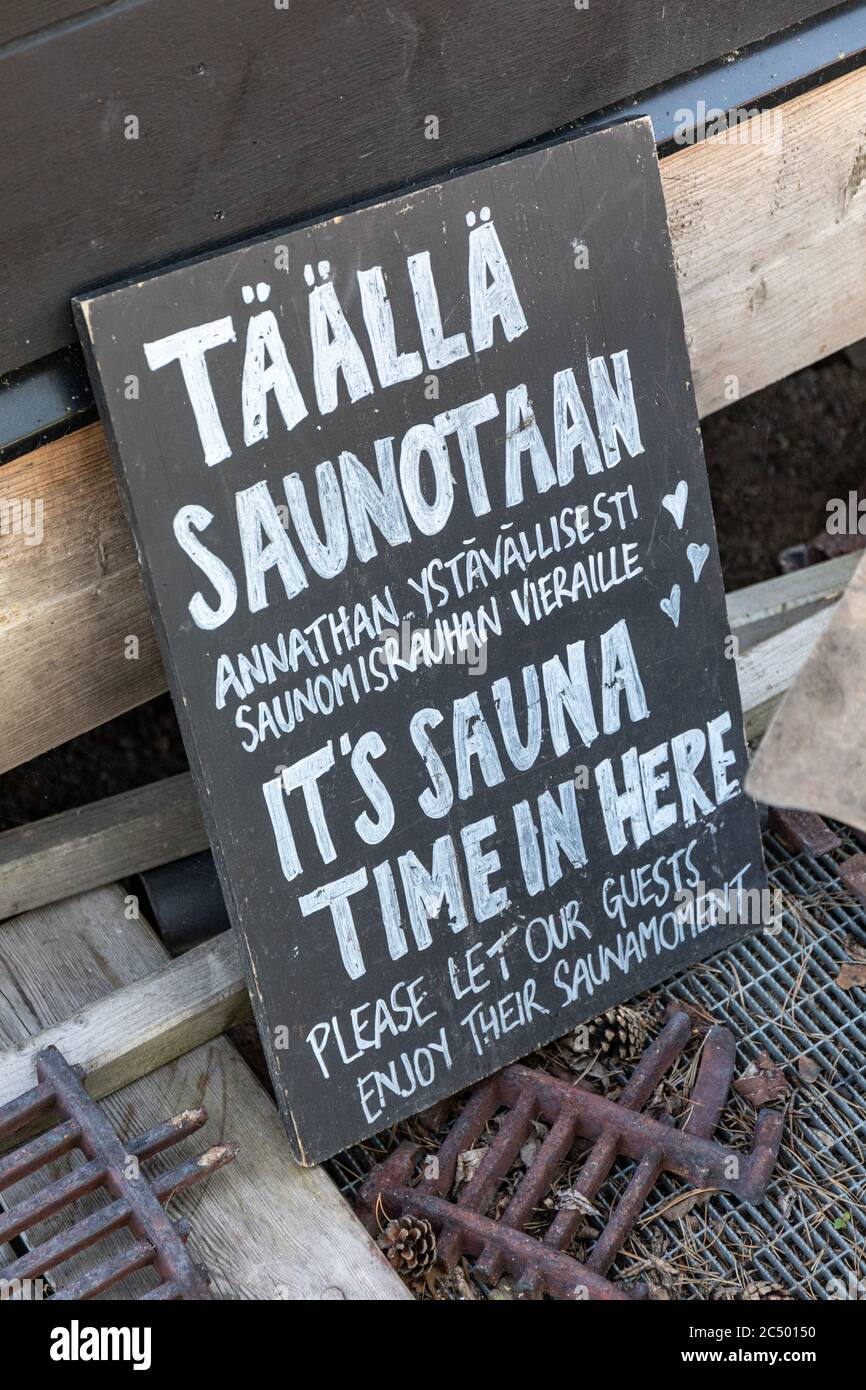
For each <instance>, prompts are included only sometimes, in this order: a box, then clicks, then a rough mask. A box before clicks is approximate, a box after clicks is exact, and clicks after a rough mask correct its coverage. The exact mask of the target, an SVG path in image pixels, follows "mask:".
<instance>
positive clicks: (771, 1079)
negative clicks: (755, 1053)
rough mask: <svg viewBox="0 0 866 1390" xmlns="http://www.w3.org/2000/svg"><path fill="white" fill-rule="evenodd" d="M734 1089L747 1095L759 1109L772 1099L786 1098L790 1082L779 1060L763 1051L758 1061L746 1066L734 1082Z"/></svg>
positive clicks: (747, 1098) (742, 1094)
mask: <svg viewBox="0 0 866 1390" xmlns="http://www.w3.org/2000/svg"><path fill="white" fill-rule="evenodd" d="M734 1090H735V1091H738V1092H739V1094H740V1095H741V1096H745V1098H746V1100H748V1101H751V1103H752V1105H754V1107H755V1109H756V1110H758V1109H759V1108H760V1107H761V1106H762V1105H769V1104H770V1103H771V1102H772V1101H775V1100H784V1099H785V1097H786V1095H787V1094H788V1083H787V1081H786V1080H785V1073H784V1071H783V1070H782V1068H781V1067H780V1066H779V1064H778V1062H774V1061H773V1059H772V1057H770V1056H769V1055H768V1054H767V1053H766V1052H762V1053H761V1055H760V1056H759V1057H758V1059H757V1061H755V1062H752V1063H751V1065H750V1066H748V1067H746V1070H745V1071H744V1072H743V1075H742V1076H740V1077H738V1078H737V1080H736V1081H735V1082H734Z"/></svg>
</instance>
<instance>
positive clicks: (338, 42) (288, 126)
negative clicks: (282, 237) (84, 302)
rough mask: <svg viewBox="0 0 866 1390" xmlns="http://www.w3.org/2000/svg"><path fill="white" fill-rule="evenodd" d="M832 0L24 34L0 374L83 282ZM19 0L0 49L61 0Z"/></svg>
mask: <svg viewBox="0 0 866 1390" xmlns="http://www.w3.org/2000/svg"><path fill="white" fill-rule="evenodd" d="M833 2H834V0H727V3H726V4H724V5H718V4H713V3H711V2H710V0H644V2H643V3H642V4H639V5H636V4H634V3H633V0H606V3H605V4H603V5H600V4H595V3H593V4H590V5H575V4H573V3H570V0H569V3H562V4H557V5H536V6H534V7H533V11H532V22H531V23H527V8H526V4H525V0H498V3H497V4H496V7H495V13H492V12H491V7H490V4H489V0H447V3H446V0H440V3H437V4H435V5H431V4H429V3H428V0H400V3H399V4H389V3H385V0H354V3H353V4H352V5H327V4H319V3H315V0H292V3H291V4H288V3H286V4H279V5H277V4H274V3H273V0H268V3H265V4H261V5H250V4H246V5H239V4H238V3H237V0H187V3H185V4H184V5H178V4H177V3H176V0H138V2H137V3H136V4H112V5H104V6H100V9H99V10H98V11H97V12H96V13H91V14H88V15H85V16H84V18H83V19H81V20H75V19H72V20H70V21H69V22H68V23H66V24H64V25H61V26H58V27H57V28H55V29H49V30H46V31H43V32H41V33H40V34H39V35H38V37H37V38H35V39H31V40H23V41H20V40H19V42H17V43H13V44H11V45H10V46H9V47H7V48H6V49H3V50H0V129H2V130H3V137H4V172H5V176H6V185H7V187H8V188H9V189H10V190H14V196H13V195H12V194H10V196H8V197H7V198H6V199H4V207H3V219H2V223H0V260H2V263H3V264H4V265H13V266H14V267H15V273H14V275H11V276H7V277H6V282H5V286H4V290H5V293H4V303H3V312H2V315H0V370H5V369H8V368H10V367H15V366H20V365H21V364H22V363H24V362H27V361H31V360H32V359H33V358H35V357H39V356H41V355H43V354H44V353H47V352H51V351H53V350H54V349H55V348H57V347H60V346H61V345H62V344H63V343H67V342H70V341H72V340H73V338H74V334H73V331H72V323H71V319H70V316H69V300H70V298H71V296H72V295H73V294H76V293H78V292H79V291H81V289H82V288H84V287H86V286H90V285H95V284H100V283H103V284H104V283H106V282H108V281H109V280H111V279H115V278H119V276H120V275H121V274H123V273H126V272H127V271H131V270H133V269H135V268H139V267H142V266H145V265H148V264H150V263H152V262H153V261H154V260H155V259H157V258H158V259H160V260H169V259H171V258H173V257H177V256H180V255H183V254H186V253H188V252H189V250H190V249H191V248H195V247H204V246H207V245H213V244H215V243H217V242H223V243H224V242H226V241H229V240H233V239H236V238H237V237H239V236H240V235H241V234H242V233H245V232H247V231H249V230H250V229H251V228H255V227H261V226H267V225H271V226H278V225H280V224H281V223H285V222H288V221H290V220H297V219H300V218H304V217H307V216H309V215H311V214H312V213H314V212H319V211H321V210H323V209H327V208H334V209H336V208H338V207H341V206H344V205H345V204H347V203H349V202H353V201H356V200H358V199H360V198H367V197H370V196H371V195H373V194H376V193H379V192H382V191H384V190H385V189H386V188H395V187H399V186H400V185H402V184H406V183H410V182H412V181H414V180H419V179H423V178H427V177H429V176H431V175H434V174H436V173H438V172H441V171H444V170H448V169H452V168H454V167H456V166H458V165H461V164H467V163H470V162H472V161H474V160H478V159H483V158H487V157H488V156H491V155H494V154H496V153H498V152H500V151H503V150H508V149H510V148H513V147H514V146H515V145H519V144H521V143H523V142H524V141H527V140H530V139H536V138H538V137H539V136H543V135H544V134H545V133H546V132H548V131H551V130H557V129H559V128H561V127H562V126H564V125H567V124H568V123H569V122H570V121H574V120H576V119H577V118H578V117H580V116H581V115H584V114H586V113H588V112H590V111H595V110H598V109H600V108H601V107H603V106H606V105H608V104H610V103H611V102H614V101H618V100H620V99H622V98H625V97H628V96H630V95H633V94H635V93H637V92H639V91H643V90H646V88H648V87H651V86H653V85H654V84H656V83H658V82H662V81H665V80H667V79H668V78H671V77H673V76H675V75H676V74H677V73H681V72H687V71H689V70H690V69H691V68H694V67H697V66H699V65H701V64H703V63H707V62H709V61H710V60H711V59H713V58H718V57H721V56H722V55H723V54H725V53H728V52H731V51H732V50H733V49H736V48H739V47H741V46H742V45H744V44H747V43H750V42H753V41H754V40H756V39H759V38H762V37H764V36H765V35H767V34H770V33H773V32H776V31H778V30H780V29H783V28H785V27H787V26H788V25H790V24H792V23H794V22H795V21H796V20H799V19H805V18H807V17H808V16H811V15H814V14H817V13H820V12H821V11H823V10H826V9H829V8H831V6H832V4H833ZM91 4H92V0H83V3H82V4H81V5H80V6H79V7H78V8H80V9H90V8H91ZM20 8H21V6H20V0H19V3H17V4H16V5H14V6H13V12H12V14H11V15H10V16H8V17H6V16H5V15H4V17H3V19H2V20H0V38H2V37H11V36H14V35H19V34H21V33H22V32H23V31H24V29H25V28H26V27H34V26H35V25H37V24H46V23H49V22H50V21H51V20H53V19H54V18H55V17H56V16H57V15H58V14H60V15H63V14H65V13H69V11H70V10H71V9H72V6H71V5H69V4H66V3H60V0H50V4H45V5H44V6H42V7H40V8H44V10H45V14H44V18H43V17H42V16H39V15H35V14H34V18H33V19H32V21H31V24H30V25H29V26H27V25H26V22H25V23H22V17H21V16H20V13H16V12H20ZM35 8H36V7H35V6H34V7H32V9H33V10H34V11H35ZM82 74H85V75H86V77H85V78H84V79H83V78H82ZM22 93H26V94H27V99H26V101H25V100H22ZM130 117H133V118H134V119H135V121H136V122H137V125H136V126H134V127H130V125H129V118H130ZM431 118H432V119H433V120H434V121H435V122H436V124H435V126H433V125H431ZM71 133H74V136H73V135H71ZM130 137H131V138H130ZM109 207H110V209H111V215H110V216H108V217H107V216H106V215H105V210H106V208H109Z"/></svg>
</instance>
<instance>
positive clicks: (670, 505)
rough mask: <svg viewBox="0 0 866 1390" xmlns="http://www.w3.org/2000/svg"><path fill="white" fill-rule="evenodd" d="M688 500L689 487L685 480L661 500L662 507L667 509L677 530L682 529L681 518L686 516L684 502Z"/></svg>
mask: <svg viewBox="0 0 866 1390" xmlns="http://www.w3.org/2000/svg"><path fill="white" fill-rule="evenodd" d="M688 500H689V485H688V483H687V482H686V480H685V478H683V479H682V481H681V482H679V483H677V486H676V490H675V491H674V492H668V493H666V494H665V496H664V497H663V498H662V506H663V507H667V509H668V511H669V512H670V514H671V516H672V517H673V519H674V521H675V522H676V523H677V530H678V531H681V530H682V529H683V517H684V516H685V514H686V502H687V501H688Z"/></svg>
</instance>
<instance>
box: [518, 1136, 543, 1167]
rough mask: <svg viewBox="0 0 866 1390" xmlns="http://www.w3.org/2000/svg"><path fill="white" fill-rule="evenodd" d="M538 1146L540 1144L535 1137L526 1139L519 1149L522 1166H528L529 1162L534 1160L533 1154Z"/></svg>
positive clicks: (536, 1151) (539, 1146)
mask: <svg viewBox="0 0 866 1390" xmlns="http://www.w3.org/2000/svg"><path fill="white" fill-rule="evenodd" d="M540 1148H541V1145H540V1143H539V1142H538V1140H537V1139H527V1141H526V1143H525V1144H524V1145H523V1148H522V1149H521V1150H520V1162H521V1163H522V1164H523V1166H524V1168H528V1167H529V1165H530V1163H532V1162H533V1161H534V1159H535V1155H536V1154H537V1153H538V1150H539V1149H540Z"/></svg>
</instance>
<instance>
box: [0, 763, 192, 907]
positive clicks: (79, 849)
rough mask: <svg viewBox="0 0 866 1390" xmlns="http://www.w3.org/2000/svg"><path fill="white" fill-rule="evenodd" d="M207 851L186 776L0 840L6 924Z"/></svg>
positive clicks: (52, 818)
mask: <svg viewBox="0 0 866 1390" xmlns="http://www.w3.org/2000/svg"><path fill="white" fill-rule="evenodd" d="M206 846H207V836H206V835H205V831H204V826H203V825H202V821H201V815H200V813H199V808H198V801H197V799H196V796H195V791H194V789H193V785H192V782H191V780H190V777H189V775H188V774H187V773H180V774H179V775H178V776H176V777H167V778H166V779H165V780H164V781H162V782H156V783H154V784H152V785H151V786H147V787H139V788H137V789H136V790H135V791H131V792H122V793H121V794H120V795H118V796H110V797H106V798H105V799H104V800H102V801H95V802H93V803H92V804H91V805H89V806H82V807H80V808H78V809H77V810H74V811H64V812H62V813H61V814H59V815H56V816H48V817H46V819H45V820H40V821H34V822H33V823H32V824H31V825H23V826H19V827H16V829H14V830H7V831H6V832H5V833H4V834H2V835H0V921H3V920H4V919H5V918H7V917H13V916H15V915H16V914H17V913H19V912H26V911H27V910H28V909H29V908H32V907H41V906H42V905H43V904H44V903H50V902H56V901H57V900H58V898H68V897H71V896H72V895H73V894H74V893H83V892H86V891H87V889H89V888H97V887H99V886H100V885H102V884H104V883H113V882H114V881H115V880H116V879H118V878H123V877H125V876H126V875H128V874H131V873H140V872H141V871H142V870H143V869H152V868H155V867H156V866H157V865H158V864H167V863H170V862H171V861H172V860H174V859H182V858H183V857H184V856H185V855H187V854H195V853H196V851H198V850H200V849H204V848H206Z"/></svg>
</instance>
